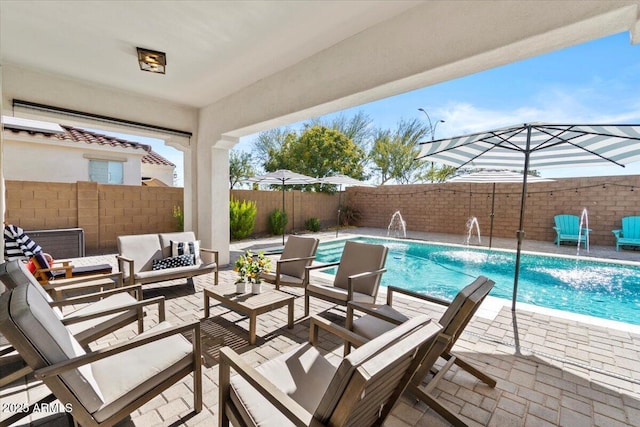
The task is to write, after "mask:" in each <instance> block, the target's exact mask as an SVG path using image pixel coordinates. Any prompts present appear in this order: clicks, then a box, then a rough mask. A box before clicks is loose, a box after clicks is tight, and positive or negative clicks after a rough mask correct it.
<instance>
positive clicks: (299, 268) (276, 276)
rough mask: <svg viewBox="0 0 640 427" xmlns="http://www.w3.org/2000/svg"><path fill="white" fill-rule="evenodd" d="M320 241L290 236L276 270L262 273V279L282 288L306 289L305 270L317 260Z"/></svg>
mask: <svg viewBox="0 0 640 427" xmlns="http://www.w3.org/2000/svg"><path fill="white" fill-rule="evenodd" d="M318 243H319V240H318V239H316V238H313V237H299V236H289V237H288V238H287V243H286V244H285V245H284V250H283V251H282V255H281V256H280V259H279V260H278V261H276V270H275V271H272V272H269V273H262V274H261V275H260V277H261V278H262V279H263V280H264V281H266V282H269V283H273V284H275V285H276V289H280V286H294V287H302V288H304V287H305V286H306V285H307V282H306V280H305V277H306V274H305V268H306V267H307V266H309V265H311V262H313V260H314V259H315V258H316V250H317V249H318Z"/></svg>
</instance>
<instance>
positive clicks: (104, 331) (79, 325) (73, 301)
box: [0, 261, 165, 386]
mask: <svg viewBox="0 0 640 427" xmlns="http://www.w3.org/2000/svg"><path fill="white" fill-rule="evenodd" d="M0 282H2V284H4V286H5V287H6V288H8V289H9V290H11V289H15V288H16V287H18V286H20V285H29V286H32V287H33V288H34V289H35V291H36V292H38V293H39V294H40V295H41V297H42V299H43V300H45V301H46V302H47V304H48V305H49V306H50V307H52V310H53V312H54V314H55V316H56V318H58V319H59V320H60V321H61V322H62V323H63V324H64V325H66V327H67V329H68V330H69V332H70V333H71V334H72V335H73V336H74V337H75V339H76V340H77V341H78V342H79V344H80V345H81V346H83V347H85V348H88V344H89V343H90V342H92V341H95V340H97V339H99V338H101V337H103V336H105V335H108V334H110V333H111V332H113V331H116V330H118V329H120V328H122V327H124V326H126V325H128V324H130V323H132V322H137V323H138V333H141V332H142V331H143V330H144V320H143V319H144V312H143V310H142V308H143V307H145V306H149V305H153V304H158V318H159V321H160V322H162V321H163V320H164V318H165V311H164V297H156V298H150V299H147V300H142V289H141V286H140V285H138V286H128V287H119V288H116V289H112V290H107V291H102V292H99V293H91V294H85V295H82V296H78V297H73V298H68V299H66V300H61V301H54V300H53V299H52V298H51V297H50V296H49V294H47V293H46V292H45V290H44V289H43V287H42V286H41V285H40V284H39V283H38V282H37V281H36V280H35V278H34V277H33V276H32V275H31V273H30V272H29V270H27V268H26V267H25V265H24V264H23V263H22V262H21V261H9V262H6V263H4V264H2V265H0ZM77 288H78V286H76V289H77ZM91 288H92V286H91V285H90V286H89V289H91ZM130 293H133V294H134V295H135V297H134V296H132V295H131V294H130ZM96 299H98V301H95V300H96ZM83 303H88V304H86V305H84V306H82V307H81V308H79V309H77V310H75V311H73V312H71V313H68V314H66V315H64V314H63V313H62V310H61V308H60V307H63V306H67V305H77V304H83ZM12 352H13V349H12V348H11V347H7V348H4V349H2V350H0V356H2V357H3V358H4V357H7V358H11V359H15V357H14V356H15V355H12ZM29 372H31V369H30V368H29V367H28V366H27V367H24V368H22V369H20V370H18V371H15V372H12V373H10V374H9V375H7V376H5V377H2V378H0V386H3V385H5V384H9V383H11V382H13V381H15V380H16V379H18V378H21V377H23V376H24V375H26V374H28V373H29Z"/></svg>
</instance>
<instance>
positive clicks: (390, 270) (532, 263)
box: [316, 237, 640, 325]
mask: <svg viewBox="0 0 640 427" xmlns="http://www.w3.org/2000/svg"><path fill="white" fill-rule="evenodd" d="M350 240H355V241H359V242H366V243H377V244H380V243H382V244H384V245H385V246H387V247H388V248H389V255H388V256H387V263H386V267H387V272H386V273H385V274H384V276H383V277H382V284H383V285H384V286H389V285H394V286H398V287H401V288H405V289H411V290H413V291H418V292H424V293H428V294H429V295H434V296H438V297H441V298H445V299H448V300H451V299H453V298H454V297H455V295H456V293H457V292H458V291H459V290H460V289H461V288H463V287H464V286H465V285H466V284H468V283H470V282H471V280H473V279H474V278H475V277H477V276H479V275H484V276H487V277H489V278H490V279H492V280H494V281H495V282H496V285H495V287H494V288H493V290H492V291H491V293H490V295H492V296H494V297H498V298H505V299H509V300H511V298H512V295H513V273H514V265H515V253H514V252H510V251H504V250H495V249H494V250H491V251H489V250H486V249H480V248H473V247H464V246H453V245H442V244H433V243H422V242H416V241H407V240H395V239H380V238H369V237H358V238H355V239H350ZM344 242H345V240H336V241H330V242H323V243H320V246H319V247H318V253H317V256H316V260H317V261H318V262H322V263H325V262H334V261H338V260H339V259H340V255H341V254H342V248H343V247H344ZM520 262H521V264H520V278H519V280H518V301H520V302H525V303H529V304H535V305H538V306H541V307H548V308H554V309H559V310H564V311H570V312H573V313H579V314H586V315H589V316H595V317H600V318H603V319H611V320H617V321H621V322H625V323H631V324H635V325H640V267H638V266H635V265H627V264H618V263H613V262H611V263H609V262H598V261H591V260H585V259H574V258H564V257H555V256H545V255H532V254H526V253H523V254H522V256H521V261H520ZM326 272H329V273H331V270H328V271H326ZM333 273H335V272H333Z"/></svg>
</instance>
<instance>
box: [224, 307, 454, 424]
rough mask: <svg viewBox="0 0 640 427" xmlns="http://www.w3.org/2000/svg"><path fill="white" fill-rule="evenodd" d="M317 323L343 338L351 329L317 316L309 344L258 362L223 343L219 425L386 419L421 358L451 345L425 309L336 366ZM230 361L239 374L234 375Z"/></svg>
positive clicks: (424, 360) (375, 421)
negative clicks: (322, 347) (321, 343)
mask: <svg viewBox="0 0 640 427" xmlns="http://www.w3.org/2000/svg"><path fill="white" fill-rule="evenodd" d="M318 327H322V328H323V329H327V330H328V331H330V332H333V333H335V334H336V335H337V336H339V337H340V338H343V339H350V338H351V337H353V336H354V335H353V334H350V333H349V331H346V330H344V328H340V327H339V326H337V325H333V324H327V321H326V320H323V319H321V318H316V317H312V318H311V329H310V333H309V343H304V344H300V345H298V346H297V347H295V348H294V349H292V350H290V351H288V352H287V353H285V354H282V355H280V356H278V357H276V358H275V359H271V360H269V361H268V362H265V363H263V364H262V365H260V366H258V367H257V368H252V367H251V366H250V365H249V364H248V363H247V362H246V361H244V360H243V359H242V357H241V356H240V355H238V354H237V353H236V352H234V351H233V350H232V349H231V348H229V347H224V348H222V349H221V350H220V381H219V387H220V403H219V406H218V410H219V414H220V423H219V425H220V426H222V427H227V426H228V425H229V421H231V423H232V424H233V425H234V426H257V425H260V426H278V427H284V426H292V425H296V426H321V425H331V426H347V425H349V426H363V427H366V426H375V425H382V423H383V422H384V420H385V419H386V417H387V416H388V415H389V413H390V412H391V410H392V409H393V407H394V405H395V403H396V402H397V400H398V398H399V397H400V395H401V394H402V393H403V391H404V390H405V388H406V387H407V385H408V384H409V383H410V380H411V378H412V377H413V375H414V373H415V372H416V370H417V369H418V367H419V366H420V364H421V363H422V364H423V365H425V367H427V366H426V365H428V364H430V363H431V364H433V362H434V361H435V360H436V358H437V354H439V353H440V352H441V351H442V348H444V346H446V345H447V340H446V338H445V337H443V336H442V335H441V334H439V332H440V331H441V329H442V328H441V327H440V325H438V324H437V323H435V322H431V321H430V320H429V318H428V317H427V316H420V317H416V318H414V319H412V320H410V321H408V322H406V323H404V324H403V325H401V326H399V327H398V328H395V329H394V330H392V331H390V332H388V333H386V334H383V335H381V336H380V337H378V338H376V339H375V340H372V341H370V342H369V343H367V344H364V345H362V346H361V347H360V348H358V350H356V351H354V352H353V353H351V354H350V355H349V356H347V357H345V358H343V359H342V361H340V362H339V364H338V366H335V365H334V364H333V363H331V362H330V361H329V360H328V359H327V358H325V357H324V356H323V355H322V353H321V352H320V351H318V350H317V349H316V347H314V344H315V343H316V341H317V336H318ZM356 339H357V337H356ZM434 355H435V357H434ZM231 368H233V370H235V371H236V372H237V373H238V375H234V376H233V377H232V376H231V375H230V370H231Z"/></svg>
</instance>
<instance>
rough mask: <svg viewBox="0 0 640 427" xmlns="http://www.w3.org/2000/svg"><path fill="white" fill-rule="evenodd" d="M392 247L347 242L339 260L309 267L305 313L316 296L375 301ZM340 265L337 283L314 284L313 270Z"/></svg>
mask: <svg viewBox="0 0 640 427" xmlns="http://www.w3.org/2000/svg"><path fill="white" fill-rule="evenodd" d="M388 251H389V250H388V248H387V247H385V246H383V245H372V244H369V243H359V242H353V241H349V240H348V241H346V242H345V245H344V249H343V250H342V256H341V257H340V261H339V262H334V263H329V264H322V265H313V266H308V267H306V279H305V280H306V281H307V287H306V289H305V293H304V315H305V316H308V315H309V298H310V297H315V298H320V299H323V300H326V301H330V302H332V303H334V304H339V305H344V306H346V305H347V303H348V302H349V301H359V302H367V303H375V301H376V297H377V295H378V289H379V288H380V280H381V279H382V274H383V273H384V272H385V271H387V270H386V269H385V268H384V264H385V262H386V260H387V252H388ZM335 266H338V270H337V271H336V275H335V278H334V280H333V283H331V284H325V283H320V282H316V283H311V281H310V272H311V270H317V269H325V268H329V267H335Z"/></svg>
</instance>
